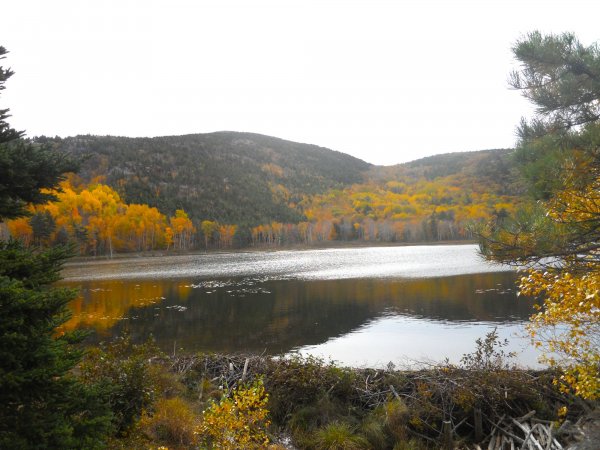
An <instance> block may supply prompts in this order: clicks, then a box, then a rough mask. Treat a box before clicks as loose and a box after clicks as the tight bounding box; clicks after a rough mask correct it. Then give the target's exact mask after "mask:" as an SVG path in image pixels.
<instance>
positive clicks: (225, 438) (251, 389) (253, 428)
mask: <svg viewBox="0 0 600 450" xmlns="http://www.w3.org/2000/svg"><path fill="white" fill-rule="evenodd" d="M268 400H269V396H268V394H267V393H266V392H265V388H264V386H263V383H262V380H258V381H256V382H255V383H254V384H252V385H250V386H240V387H238V388H237V389H235V390H234V391H233V396H232V398H229V397H224V398H223V399H221V401H220V402H219V403H213V404H212V405H211V406H210V407H209V408H208V409H207V410H206V411H204V413H203V420H202V424H201V425H200V426H199V427H198V428H197V431H196V433H197V435H198V439H199V441H200V443H201V444H202V445H206V446H207V447H208V448H218V449H223V450H234V449H240V448H244V449H253V448H265V447H266V446H267V445H268V444H269V438H268V436H267V427H268V426H269V425H270V421H269V419H268V414H269V411H268V410H267V408H266V406H267V402H268Z"/></svg>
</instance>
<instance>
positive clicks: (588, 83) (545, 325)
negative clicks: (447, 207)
mask: <svg viewBox="0 0 600 450" xmlns="http://www.w3.org/2000/svg"><path fill="white" fill-rule="evenodd" d="M514 54H515V56H516V58H517V60H518V61H520V62H521V64H522V67H521V70H519V71H516V72H514V73H513V75H512V81H511V84H512V86H513V87H515V88H516V89H520V90H521V91H522V92H523V94H524V96H525V97H527V98H529V99H530V100H531V101H532V102H533V103H534V104H535V105H536V107H537V115H536V117H535V118H534V119H533V120H532V121H530V122H526V121H525V120H523V121H522V122H521V126H520V127H519V137H520V140H519V144H518V148H517V151H516V157H517V159H518V161H519V162H520V167H521V171H522V174H523V176H524V178H525V179H526V180H527V181H528V182H529V186H530V191H531V194H532V196H533V200H535V202H532V206H530V207H529V208H528V209H525V210H522V211H519V212H518V213H517V214H516V215H515V216H514V217H512V218H510V219H508V218H504V219H503V220H502V222H501V223H495V224H490V225H489V226H488V228H487V229H486V230H485V231H484V232H483V233H482V240H481V250H482V252H483V254H484V255H485V256H487V257H488V258H489V259H492V260H496V261H500V262H503V263H509V264H517V265H520V266H525V267H526V268H529V269H530V270H529V272H528V273H527V275H526V276H524V277H522V278H521V281H520V290H521V292H522V293H524V294H527V295H533V296H540V297H542V298H544V310H543V311H542V312H540V313H539V314H536V315H534V316H533V317H532V321H531V326H530V332H531V335H532V337H533V338H534V340H535V341H536V342H538V343H539V344H546V345H547V347H546V350H548V353H547V355H546V358H545V359H546V361H547V362H548V363H549V364H550V365H557V366H560V367H562V368H563V369H564V374H563V376H562V378H561V381H562V382H563V387H565V389H572V390H574V392H575V393H577V394H579V395H581V396H583V397H587V398H597V397H599V396H600V48H599V47H598V46H597V45H592V46H589V47H585V46H583V45H582V44H581V43H580V42H579V41H578V40H577V39H576V38H575V36H574V35H572V34H568V33H567V34H563V35H559V36H557V35H548V36H543V35H542V34H540V33H538V32H535V33H532V34H530V35H529V36H527V38H526V39H524V40H522V41H520V42H518V43H517V45H516V46H515V48H514ZM548 329H550V330H548ZM548 331H550V333H548ZM541 332H544V333H543V334H541Z"/></svg>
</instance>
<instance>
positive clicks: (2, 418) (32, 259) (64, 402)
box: [0, 47, 111, 449]
mask: <svg viewBox="0 0 600 450" xmlns="http://www.w3.org/2000/svg"><path fill="white" fill-rule="evenodd" d="M5 54H6V50H5V49H4V47H0V60H1V59H4V55H5ZM11 75H12V71H11V70H10V69H5V68H4V67H1V66H0V91H1V90H2V89H4V83H5V82H6V80H7V79H8V78H10V76H11ZM8 117H9V115H8V109H2V110H0V222H2V221H4V220H6V219H11V218H15V217H20V216H23V215H25V214H26V213H27V210H26V206H27V205H28V204H30V203H40V202H45V201H47V200H48V199H49V198H51V195H50V194H48V193H45V192H41V190H42V189H49V188H55V187H57V185H58V183H59V182H60V180H61V179H62V174H63V173H64V172H65V171H67V170H72V169H73V168H75V164H74V163H73V161H70V160H69V159H68V158H67V157H66V156H64V155H62V154H57V153H54V152H53V151H52V150H51V149H50V148H47V147H43V146H39V145H36V144H32V143H30V142H28V141H26V140H24V139H23V132H19V131H16V130H14V129H13V128H11V127H10V126H9V124H8V123H7V122H6V119H7V118H8ZM70 254H71V250H70V248H69V247H68V246H62V247H55V248H52V249H47V250H42V249H29V248H25V247H24V246H23V245H22V244H21V243H20V242H17V241H8V242H1V241H0V448H11V449H30V448H40V449H41V448H56V449H69V448H99V447H102V446H103V439H104V437H105V436H106V435H107V433H108V431H109V428H110V426H111V425H110V419H111V417H110V414H109V412H108V407H107V405H106V404H104V402H103V401H102V396H101V395H99V394H100V393H99V392H97V391H95V390H94V387H93V386H89V385H84V384H82V383H80V382H79V381H78V379H77V378H76V377H75V376H74V375H73V374H72V369H73V368H74V366H75V365H76V364H77V363H78V362H79V360H80V357H81V351H80V350H78V348H77V347H76V344H77V343H78V342H80V340H81V339H82V335H81V333H62V332H61V331H60V326H61V325H62V324H64V322H65V321H66V320H67V319H68V317H69V313H68V309H67V304H68V302H69V301H71V300H72V299H73V298H74V296H75V292H74V291H73V290H69V289H59V288H55V287H52V284H53V283H54V282H55V281H57V280H58V279H59V277H60V269H61V267H62V265H63V263H64V261H65V260H66V258H67V257H68V256H69V255H70Z"/></svg>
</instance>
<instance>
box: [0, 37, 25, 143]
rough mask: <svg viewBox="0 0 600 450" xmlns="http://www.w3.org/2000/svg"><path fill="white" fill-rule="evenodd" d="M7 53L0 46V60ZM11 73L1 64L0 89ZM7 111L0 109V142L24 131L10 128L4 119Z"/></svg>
mask: <svg viewBox="0 0 600 450" xmlns="http://www.w3.org/2000/svg"><path fill="white" fill-rule="evenodd" d="M7 53H8V52H7V51H6V49H5V48H4V47H2V46H0V61H2V60H3V59H5V58H6V56H4V55H6V54H7ZM13 74H14V72H13V71H12V70H10V69H5V68H4V67H3V66H0V91H3V90H4V89H6V86H4V83H5V82H6V80H8V79H9V78H10V77H11V76H12V75H13ZM8 111H9V110H8V109H0V144H3V143H5V142H10V141H14V140H15V139H18V138H20V137H21V136H23V133H24V132H23V131H16V130H15V129H13V128H11V127H10V125H9V124H8V122H6V119H8V118H9V117H10V115H9V114H8Z"/></svg>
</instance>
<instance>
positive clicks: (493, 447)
mask: <svg viewBox="0 0 600 450" xmlns="http://www.w3.org/2000/svg"><path fill="white" fill-rule="evenodd" d="M534 415H535V411H530V412H529V413H527V414H525V415H524V416H522V417H519V418H516V419H515V418H505V417H502V418H501V419H500V420H499V421H498V422H496V423H493V424H492V425H493V428H494V429H493V431H492V433H491V435H490V436H488V438H486V441H487V442H488V446H487V449H488V450H562V449H563V447H562V445H561V444H560V443H559V442H558V440H556V438H555V437H554V434H553V432H552V431H553V430H552V428H553V424H552V423H542V422H548V421H540V420H535V418H534ZM521 436H523V437H521ZM488 439H489V440H488ZM473 448H474V449H478V448H480V447H479V445H475V446H474V447H473Z"/></svg>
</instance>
